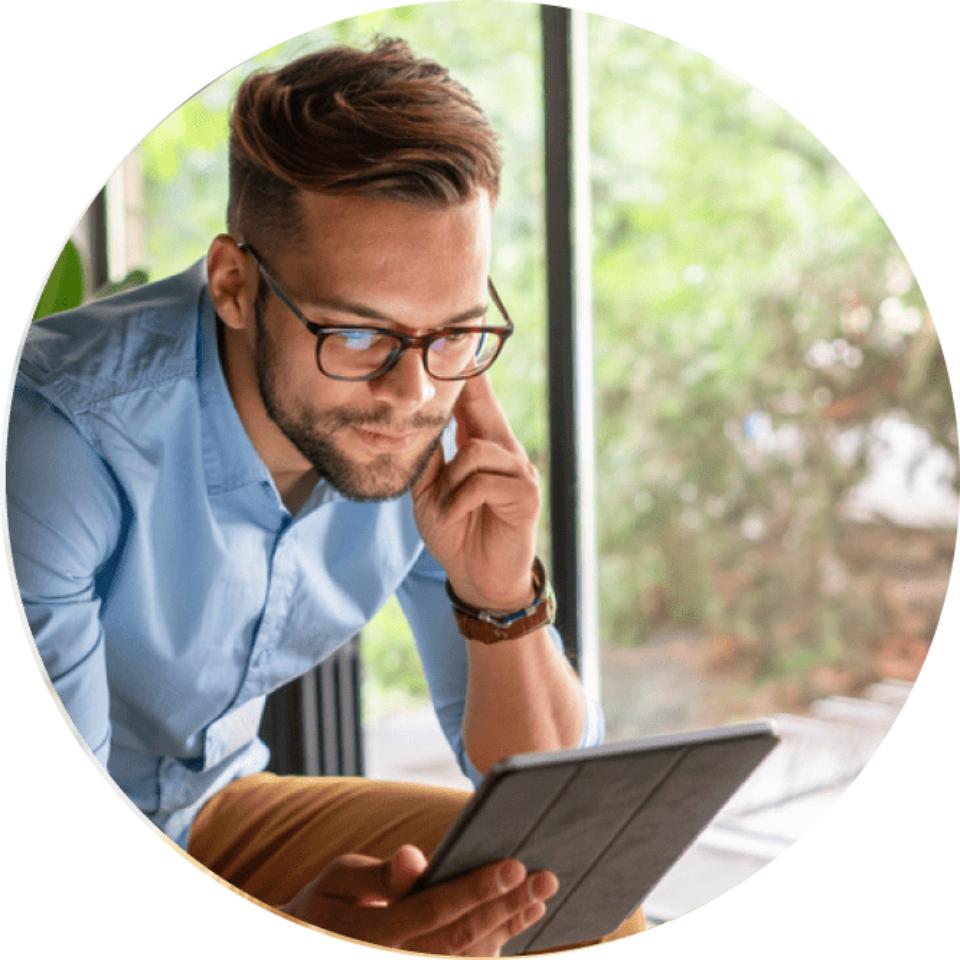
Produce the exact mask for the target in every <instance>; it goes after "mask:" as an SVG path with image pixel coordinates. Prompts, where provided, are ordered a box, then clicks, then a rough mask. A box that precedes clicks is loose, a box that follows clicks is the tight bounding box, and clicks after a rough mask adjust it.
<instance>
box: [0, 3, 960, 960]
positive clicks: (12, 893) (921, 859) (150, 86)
mask: <svg viewBox="0 0 960 960" xmlns="http://www.w3.org/2000/svg"><path fill="white" fill-rule="evenodd" d="M386 5H387V4H378V3H366V4H361V3H357V2H351V0H344V2H339V3H326V4H324V5H322V9H321V6H320V5H318V4H316V3H305V2H293V0H272V2H270V3H267V4H263V3H255V4H254V3H240V2H236V3H233V4H227V3H222V2H216V3H206V4H204V3H197V2H195V0H194V2H190V3H186V2H182V0H168V2H166V3H164V4H162V5H149V6H146V5H139V4H130V3H129V2H127V3H125V4H124V3H119V2H113V0H111V2H96V3H86V4H65V3H64V4H51V3H34V4H30V5H21V4H16V5H11V6H9V7H7V8H6V9H5V12H4V13H3V14H2V15H0V23H2V24H3V27H4V30H3V33H4V35H5V36H6V37H7V38H8V46H9V49H8V50H6V51H5V56H4V59H3V62H2V65H0V69H2V75H3V89H4V111H3V114H4V121H5V123H4V126H5V136H4V143H5V146H4V150H3V155H2V159H0V164H2V166H3V173H4V176H3V177H2V187H0V189H2V192H3V198H4V203H3V221H4V229H3V231H2V238H0V252H2V254H3V260H2V262H3V265H4V268H3V273H4V277H5V279H6V284H5V286H6V291H7V298H8V299H7V304H8V316H7V322H6V325H5V327H4V330H3V353H2V361H0V370H2V372H3V379H2V384H0V394H2V396H3V398H4V399H3V420H4V423H3V432H4V433H5V429H6V423H5V421H6V411H7V409H8V404H9V397H8V393H9V391H10V389H11V384H12V377H13V371H14V369H15V366H16V358H17V353H18V351H19V346H20V340H21V338H22V337H23V334H24V332H25V322H24V319H23V318H25V317H28V316H29V315H30V314H31V313H32V310H33V306H34V303H35V300H36V297H37V294H38V292H39V290H40V288H41V286H42V284H43V281H44V279H45V277H46V274H47V273H48V271H49V269H50V267H51V265H52V263H53V261H54V259H55V257H56V255H57V253H58V252H59V248H60V246H61V244H62V243H63V241H64V240H65V238H66V237H67V235H68V234H69V232H70V230H71V228H72V226H73V223H74V221H75V220H76V219H77V218H78V217H79V215H80V214H81V213H82V211H83V210H84V209H85V207H86V205H87V204H88V203H89V201H90V200H91V199H92V197H93V195H94V194H95V193H96V191H97V189H98V187H99V185H100V184H102V183H103V182H104V181H105V180H106V178H107V176H108V175H109V173H110V172H111V169H112V168H113V167H114V166H115V165H116V164H117V162H118V161H119V159H120V158H121V157H122V156H123V155H124V154H125V153H126V152H128V151H129V150H130V149H131V148H132V147H133V146H134V145H135V144H136V143H137V142H138V141H139V140H140V139H141V138H142V137H143V135H144V134H145V133H147V132H148V130H149V129H150V128H152V127H153V126H154V125H155V124H156V123H157V122H158V121H159V120H160V119H161V118H162V117H163V116H164V115H166V114H167V113H168V112H169V111H170V110H171V109H173V108H174V107H175V106H176V105H177V104H178V103H180V102H181V101H182V100H184V99H186V98H187V97H189V96H190V95H191V94H193V93H194V92H195V91H196V90H197V89H199V87H201V86H202V85H204V84H205V83H207V82H208V81H209V80H211V79H212V78H213V77H214V76H216V75H219V74H220V73H222V72H224V71H225V70H227V69H229V68H230V67H232V66H234V65H235V64H236V63H238V62H240V61H242V60H243V59H245V58H246V57H248V56H250V55H252V54H254V53H256V52H258V51H259V50H261V49H263V48H265V47H266V46H268V45H271V44H273V43H276V42H279V41H281V40H283V39H286V38H288V37H290V36H293V35H296V34H298V33H301V32H303V31H305V30H308V29H310V28H312V27H315V26H317V25H318V21H320V20H323V21H332V20H335V19H338V18H340V17H344V16H350V15H354V14H356V13H358V12H362V11H363V10H369V9H377V8H379V7H382V6H386ZM580 6H581V7H582V8H584V9H588V10H590V11H591V12H597V13H604V14H608V15H614V16H618V17H620V18H621V19H624V20H629V21H631V22H633V23H636V24H637V25H639V26H643V27H646V28H648V29H652V30H654V31H656V32H658V33H662V34H664V35H665V36H668V37H671V38H672V39H674V40H677V41H678V42H680V43H684V44H686V45H687V46H690V47H692V48H694V49H696V50H699V51H700V52H702V53H704V54H706V55H708V56H711V57H712V58H713V59H715V60H717V61H718V62H719V63H721V64H722V65H724V66H726V67H727V68H729V69H731V70H733V71H734V72H736V73H737V74H739V75H740V76H741V77H743V79H745V80H746V81H748V82H749V83H751V84H753V85H755V86H757V87H758V88H759V89H761V90H762V91H764V92H765V93H766V94H768V95H769V96H771V97H772V98H773V99H774V100H776V101H777V102H778V103H780V104H781V105H782V106H784V107H785V108H787V109H788V110H790V111H791V112H792V113H793V114H794V115H795V116H796V117H797V118H798V119H799V120H800V121H801V122H803V123H804V124H806V125H807V126H808V127H809V129H810V130H811V131H812V132H813V133H814V134H815V135H816V136H818V137H819V138H820V139H821V140H822V142H823V143H824V144H825V145H826V146H827V147H828V148H829V149H830V150H832V151H833V153H834V154H835V155H836V156H837V157H838V159H839V160H840V161H841V162H842V163H843V164H844V165H845V166H846V168H847V169H848V170H849V171H850V173H851V175H852V176H853V177H854V178H855V179H856V181H857V182H858V183H859V184H860V186H861V187H862V188H863V189H864V190H865V191H866V193H867V194H868V196H869V197H870V198H871V200H872V201H873V202H874V204H875V205H876V207H877V209H878V210H879V211H880V213H881V215H882V216H883V217H884V219H885V220H886V222H887V224H888V225H889V226H890V228H891V230H892V231H893V233H894V235H895V236H896V238H897V240H898V241H899V243H900V245H901V247H902V248H903V251H904V253H905V255H906V257H907V259H908V260H909V262H910V264H911V266H912V268H913V270H914V273H915V274H916V276H917V278H918V280H919V281H920V285H921V287H922V289H923V292H924V296H925V298H926V301H927V304H928V305H929V307H930V309H931V311H932V313H933V317H934V321H935V322H936V323H937V326H938V331H939V333H940V337H941V341H942V343H943V346H944V350H945V353H946V354H947V359H948V365H949V367H950V371H951V375H952V378H953V381H954V383H956V382H957V379H958V368H957V365H958V363H960V360H958V350H960V348H958V334H957V330H956V319H957V317H958V315H960V311H958V304H960V295H958V292H957V283H956V275H957V272H958V270H957V268H958V263H957V260H958V256H957V251H958V249H960V245H958V243H957V239H956V236H955V234H956V231H957V225H958V224H960V188H958V183H957V172H958V171H960V135H958V132H957V130H958V125H957V123H956V103H955V93H956V91H957V90H960V61H958V58H957V57H956V50H955V47H956V41H957V36H958V34H957V31H956V29H955V27H954V24H953V18H952V16H951V7H952V5H951V4H948V3H942V2H939V3H938V2H927V0H922V2H918V0H914V2H913V3H911V4H909V5H902V4H879V3H859V2H850V0H848V2H845V3H838V2H836V0H832V2H825V0H807V2H806V3H804V4H802V5H801V4H790V5H788V4H782V3H770V2H769V0H768V2H760V0H726V2H724V3H716V2H715V0H713V2H711V0H658V2H653V0H648V2H644V3H642V4H615V3H612V2H593V3H583V4H581V5H580ZM14 11H15V12H14ZM141 11H143V14H141ZM4 537H5V533H4ZM8 567H9V560H8ZM0 579H2V580H3V584H2V590H0V602H2V607H0V616H2V618H3V623H4V625H5V626H6V631H5V632H6V636H7V643H6V649H7V650H8V655H7V657H6V658H5V667H4V671H3V676H4V679H5V682H4V683H3V694H2V696H0V711H2V713H0V729H2V730H3V731H4V734H5V751H4V752H5V754H6V756H5V768H6V776H5V778H4V788H3V791H2V799H0V824H2V825H3V827H4V828H5V829H4V844H3V848H2V849H3V855H2V863H3V869H2V871H0V876H2V881H0V882H2V900H3V903H4V906H5V909H4V916H5V919H4V922H3V925H2V928H0V943H3V944H4V945H7V944H9V945H11V946H13V945H15V944H16V945H20V946H21V949H22V946H23V945H26V944H30V945H31V946H32V947H33V948H34V951H36V952H43V953H44V954H46V952H47V949H48V948H49V950H50V951H51V952H52V951H54V950H56V949H57V948H61V949H63V950H64V951H65V952H73V951H75V950H77V949H79V950H81V951H82V952H87V950H89V951H90V952H91V953H95V955H97V956H99V957H125V958H126V957H158V958H159V957H163V958H168V957H169V956H171V955H177V954H179V953H180V951H186V952H187V954H188V955H190V956H202V955H203V952H204V951H210V955H213V952H214V951H217V950H225V951H227V952H228V953H229V955H231V956H234V957H238V958H239V957H251V958H253V957H260V956H262V955H263V954H264V952H265V951H282V952H283V955H284V956H285V957H288V958H291V960H292V958H295V957H311V958H313V957H315V956H316V955H317V952H318V951H322V952H323V954H324V955H326V956H329V955H335V956H338V957H339V956H371V955H375V953H376V952H375V951H372V950H371V949H369V948H364V947H360V946H356V945H352V944H348V943H345V942H342V941H336V940H333V939H330V938H325V937H323V935H321V934H317V933H315V932H314V931H311V930H307V929H305V928H302V927H299V926H297V925H295V924H292V923H289V922H287V921H285V920H283V919H282V918H279V917H277V916H275V915H273V914H271V913H269V912H267V911H265V910H261V909H257V908H255V907H252V906H251V905H250V904H248V903H247V902H246V901H244V900H243V899H242V898H240V897H238V896H235V895H234V894H232V893H231V892H229V891H228V890H227V889H226V888H225V887H224V886H223V885H222V884H220V883H218V882H216V881H213V880H211V878H210V877H209V876H207V875H206V874H204V873H203V872H202V871H200V870H197V869H195V868H194V867H193V866H192V864H191V863H190V862H189V861H188V860H187V859H186V858H184V857H182V856H179V855H178V854H177V853H176V852H175V851H174V850H172V849H171V847H170V845H168V844H165V843H163V842H158V838H157V835H156V834H155V832H154V831H153V830H152V828H148V827H146V826H145V824H144V822H143V821H142V819H141V818H140V817H139V816H138V815H136V814H135V813H134V812H133V811H132V810H131V809H130V808H129V807H128V806H127V805H124V804H122V803H118V802H115V797H114V793H115V789H114V788H113V787H112V785H111V784H110V783H109V781H108V780H107V778H106V777H105V776H104V775H103V773H102V772H101V771H100V770H99V768H97V767H96V765H95V764H94V763H92V762H91V761H90V760H89V759H88V757H87V756H85V755H84V751H82V750H80V749H78V747H77V741H76V739H75V737H74V735H73V733H72V731H71V730H70V729H69V728H68V726H67V725H66V724H65V723H64V722H63V720H62V717H61V715H60V714H59V713H58V711H57V710H55V709H51V698H50V694H49V691H48V687H47V684H46V682H45V680H44V679H43V677H42V676H41V673H40V671H39V669H38V661H37V659H36V656H35V653H34V652H33V649H32V645H31V643H30V642H29V640H28V639H27V635H26V627H25V621H24V619H23V614H22V611H21V609H20V607H19V601H18V599H17V597H16V594H15V591H14V586H13V583H12V579H11V578H10V577H2V578H0ZM957 603H958V600H957V585H956V576H954V577H953V578H952V580H951V590H950V593H949V595H948V598H947V603H946V606H945V608H944V612H943V617H942V620H941V623H940V626H939V629H938V631H937V635H936V637H935V640H934V643H933V646H932V649H931V652H930V655H929V657H928V659H927V662H926V664H925V666H924V668H923V670H922V672H921V675H920V678H919V680H918V682H917V685H916V691H915V694H914V695H913V696H911V698H910V700H909V702H908V704H907V706H906V707H905V708H904V710H903V712H902V714H901V717H900V719H899V720H898V721H897V723H896V724H895V726H894V728H893V731H892V732H891V734H890V735H889V736H888V738H887V740H886V741H885V742H884V744H883V746H882V747H881V749H880V751H879V752H878V754H877V756H876V758H875V760H874V761H873V762H872V763H871V764H870V765H869V766H868V768H867V770H866V771H865V772H864V774H863V775H862V776H861V777H860V778H859V779H858V781H857V782H856V783H855V784H854V785H853V787H851V788H850V790H849V791H848V792H847V793H846V795H845V796H844V797H843V799H842V800H841V801H840V802H839V803H838V804H837V805H836V806H835V808H834V809H833V810H832V811H831V813H830V814H828V815H827V816H826V817H825V818H824V820H823V821H822V822H821V824H819V825H818V826H817V827H816V828H814V829H813V830H812V831H810V832H809V833H808V834H807V835H806V836H805V837H804V838H803V839H802V840H801V841H800V842H799V843H798V844H796V845H795V846H794V847H793V848H792V849H790V850H789V851H787V853H785V854H784V855H782V856H781V857H779V858H778V859H777V860H776V861H775V862H774V863H773V864H771V865H770V866H769V867H767V868H765V869H764V870H763V871H761V872H760V874H759V875H758V876H756V877H755V878H753V879H751V880H750V881H747V882H746V883H744V884H742V885H741V886H740V887H738V888H737V889H736V890H734V891H732V892H731V893H729V894H727V895H725V896H723V897H721V898H719V899H718V900H716V901H714V902H713V903H711V904H709V905H708V906H706V907H704V908H702V909H700V910H698V911H695V912H694V913H692V914H690V915H688V916H686V917H684V918H681V919H680V920H678V921H675V922H674V923H671V924H669V925H667V926H665V927H662V928H658V929H656V930H654V931H652V932H650V933H648V934H645V935H644V937H643V938H642V940H639V941H633V942H629V941H628V942H621V943H618V944H610V945H605V946H602V947H595V948H591V949H590V950H589V951H588V953H589V954H590V955H593V956H596V955H600V954H601V953H603V954H604V955H607V956H623V957H627V956H632V955H634V954H635V953H636V952H637V951H638V949H642V951H643V954H644V956H645V957H647V958H661V957H686V956H692V955H697V954H705V955H706V954H709V955H719V956H721V957H725V956H731V957H734V956H735V957H737V958H738V960H747V958H753V957H756V958H766V957H768V956H769V955H770V954H771V953H774V952H775V953H776V955H777V956H778V957H779V958H790V957H809V956H811V955H816V954H820V955H826V956H830V957H833V956H841V955H844V954H848V955H851V956H855V955H857V956H859V955H862V956H870V957H877V958H886V957H891V958H892V957H898V958H899V957H901V956H903V955H904V954H910V955H914V956H920V957H924V958H936V957H945V956H947V955H952V951H953V950H955V949H956V940H957V936H956V933H955V921H954V913H955V909H956V907H955V890H956V883H955V882H954V881H953V879H952V878H953V874H954V869H955V867H956V865H957V863H958V862H960V829H958V827H957V824H956V817H957V804H956V798H957V796H958V775H957V772H956V770H957V763H956V753H957V751H956V747H955V744H954V736H953V734H954V728H955V725H956V711H955V710H953V709H950V708H949V704H950V703H951V702H953V699H954V691H953V689H952V687H953V685H954V683H955V682H956V680H955V678H957V677H958V676H960V669H958V662H957V661H958V655H957V645H956V643H955V642H951V641H950V639H949V638H950V637H953V636H955V634H956V631H957V623H958V616H957ZM951 944H952V946H951ZM32 952H33V951H32Z"/></svg>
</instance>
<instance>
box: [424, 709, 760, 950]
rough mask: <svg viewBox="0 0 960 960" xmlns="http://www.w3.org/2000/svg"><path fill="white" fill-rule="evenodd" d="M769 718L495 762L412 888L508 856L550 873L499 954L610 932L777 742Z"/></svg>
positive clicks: (529, 866) (552, 946)
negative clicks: (545, 896)
mask: <svg viewBox="0 0 960 960" xmlns="http://www.w3.org/2000/svg"><path fill="white" fill-rule="evenodd" d="M776 743H777V736H776V733H775V731H774V727H773V724H772V723H771V722H770V721H760V722H757V723H750V724H740V725H732V726H727V727H715V728H712V729H709V730H702V731H696V732H693V733H687V734H676V735H669V736H659V737H649V738H646V739H644V740H636V741H631V742H628V743H617V744H611V745H609V746H602V747H592V748H588V749H585V750H565V751H559V752H555V753H536V754H525V755H523V756H520V757H514V758H512V759H510V760H507V761H504V762H503V763H501V764H497V765H496V766H495V767H494V768H493V769H491V770H490V772H489V773H488V774H487V776H486V777H485V779H484V781H483V783H481V785H480V787H479V789H478V790H477V793H476V795H475V796H474V798H473V799H472V801H471V802H470V803H469V804H468V806H467V807H466V808H465V809H464V811H463V813H462V814H461V816H460V817H459V818H458V819H457V821H456V822H455V823H454V825H453V826H452V827H451V829H450V832H449V833H448V834H447V836H446V838H445V839H444V841H443V843H442V844H441V846H440V848H439V849H438V850H437V852H436V853H435V855H434V856H433V858H432V859H431V863H430V866H429V868H428V871H427V873H426V874H425V875H424V877H423V878H422V883H421V884H418V887H421V886H429V885H432V884H433V883H437V882H440V881H443V880H448V879H452V878H453V877H456V876H458V875H459V874H461V873H464V872H466V871H467V870H470V869H472V868H474V867H477V866H480V865H481V864H484V863H488V862H490V861H492V860H498V859H501V858H503V857H516V858H517V859H519V860H521V861H522V862H523V863H524V864H526V866H527V868H528V869H529V870H530V871H531V872H532V871H535V870H538V869H550V870H552V871H553V872H554V873H555V874H556V875H557V877H558V879H559V881H560V890H559V892H558V893H557V895H556V896H555V897H554V898H553V899H552V900H549V901H547V912H546V914H545V916H544V917H543V919H542V920H541V921H540V922H539V923H537V924H535V925H534V926H533V927H531V928H529V929H528V930H525V931H523V932H522V933H521V934H519V935H518V936H516V937H514V938H513V939H512V940H511V941H510V942H509V943H507V944H506V945H505V947H504V949H503V954H504V955H514V954H519V953H526V952H530V951H540V950H549V949H552V948H555V947H559V946H566V945H569V944H574V943H582V942H583V941H585V940H595V939H598V938H600V937H602V936H605V935H606V934H608V933H610V932H611V931H613V930H615V929H616V928H617V927H618V926H619V925H620V923H622V922H623V920H625V919H626V917H627V916H628V915H629V914H630V913H632V912H633V911H634V910H635V909H636V908H637V907H638V906H639V905H640V903H641V902H642V900H643V898H644V897H645V896H646V895H647V894H648V893H649V892H650V891H651V890H652V889H653V887H654V886H655V885H656V884H657V882H658V881H659V880H660V878H661V877H662V876H663V874H664V873H666V871H667V870H668V869H669V868H670V867H671V866H672V865H673V863H674V862H675V861H676V860H677V858H678V857H679V856H680V855H681V854H682V853H683V852H684V850H686V849H687V847H688V846H689V845H690V844H691V843H692V842H693V841H694V840H695V839H696V837H697V836H698V834H699V833H700V832H701V831H702V830H703V829H704V827H706V826H707V824H708V823H709V822H710V821H711V820H712V819H713V817H714V816H715V815H716V813H717V812H718V811H719V810H720V808H721V807H722V806H723V805H724V804H725V803H726V801H727V800H728V799H729V798H730V797H731V796H732V795H733V794H734V792H735V791H736V790H737V788H738V787H739V786H740V784H741V783H743V781H744V780H745V779H746V778H747V776H748V775H749V774H750V773H751V771H752V770H753V769H754V768H755V767H756V766H757V764H758V763H760V761H761V760H762V759H763V758H764V756H766V754H767V753H768V752H769V751H770V750H771V749H772V748H773V747H774V746H775V745H776Z"/></svg>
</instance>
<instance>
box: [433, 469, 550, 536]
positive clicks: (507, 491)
mask: <svg viewBox="0 0 960 960" xmlns="http://www.w3.org/2000/svg"><path fill="white" fill-rule="evenodd" d="M483 506H488V507H492V508H493V509H494V510H496V511H497V513H498V514H499V515H500V516H501V517H502V518H503V519H504V520H505V521H507V522H515V523H518V524H519V523H521V522H523V521H525V520H527V519H529V517H530V516H531V515H535V514H536V512H537V511H538V510H539V509H540V490H539V487H537V485H536V484H535V483H534V482H532V481H531V480H529V479H528V478H522V477H503V476H500V475H498V474H490V473H474V474H472V475H471V476H469V477H468V478H467V479H466V480H464V482H463V483H461V484H460V486H459V487H458V488H457V489H456V490H454V491H453V492H452V493H451V494H450V495H449V496H448V497H447V499H446V507H445V513H444V518H445V519H446V520H447V521H448V522H449V523H458V522H459V521H461V520H462V519H463V518H464V517H466V516H467V515H468V514H471V513H473V511H474V510H478V509H479V508H480V507H483ZM511 508H513V513H515V516H511V515H510V514H511Z"/></svg>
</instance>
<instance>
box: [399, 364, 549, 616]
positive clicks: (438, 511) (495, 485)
mask: <svg viewBox="0 0 960 960" xmlns="http://www.w3.org/2000/svg"><path fill="white" fill-rule="evenodd" d="M453 415H454V416H455V417H456V420H457V448H458V449H457V454H456V456H455V457H454V458H453V459H452V460H451V461H450V462H449V463H446V464H445V463H444V462H443V454H442V451H440V450H439V449H438V450H437V452H436V453H435V454H434V457H433V459H432V460H431V461H430V464H429V465H428V467H427V469H426V470H425V471H424V473H423V476H422V477H421V478H420V480H419V481H418V482H417V483H416V485H415V486H414V488H413V502H414V512H415V516H416V519H417V526H418V528H419V530H420V534H421V536H422V537H423V540H424V542H425V543H426V545H427V547H428V548H429V550H430V552H431V553H432V554H433V555H434V556H435V557H436V558H437V560H438V561H439V562H440V564H441V565H442V566H443V568H444V569H445V570H446V571H447V577H448V579H449V580H450V584H451V586H452V587H453V590H454V592H455V593H456V594H457V596H458V597H460V599H461V600H464V601H465V602H467V603H469V604H471V605H472V606H475V607H481V608H485V609H490V610H499V611H502V612H504V613H512V612H514V611H516V610H520V609H522V608H523V607H524V606H526V605H527V604H528V603H530V602H531V601H532V600H533V596H534V591H533V587H532V582H531V570H532V568H533V557H534V553H535V550H536V535H537V517H538V515H539V512H540V485H539V482H538V479H537V471H536V468H535V467H534V466H533V464H532V463H531V462H530V460H529V459H528V458H527V455H526V453H525V452H524V450H523V447H521V446H520V443H519V442H518V441H517V439H516V437H515V436H514V435H513V431H512V430H511V429H510V425H509V423H507V418H506V417H505V416H504V413H503V410H502V409H501V408H500V404H499V403H498V402H497V398H496V397H495V396H494V393H493V388H492V387H491V386H490V383H489V381H488V380H487V378H486V376H483V375H481V376H479V377H474V378H472V379H470V380H467V381H466V382H465V385H464V388H463V392H462V393H461V394H460V397H459V399H458V400H457V403H456V405H455V406H454V408H453Z"/></svg>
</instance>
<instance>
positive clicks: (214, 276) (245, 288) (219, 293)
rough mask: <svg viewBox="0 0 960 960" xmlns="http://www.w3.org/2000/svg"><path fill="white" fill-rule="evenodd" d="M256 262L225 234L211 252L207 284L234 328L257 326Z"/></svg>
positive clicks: (219, 311) (220, 312)
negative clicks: (255, 308)
mask: <svg viewBox="0 0 960 960" xmlns="http://www.w3.org/2000/svg"><path fill="white" fill-rule="evenodd" d="M257 281H258V272H257V267H256V264H255V263H254V262H253V260H252V259H251V258H250V257H249V256H247V254H245V253H244V252H243V251H242V250H241V249H240V247H238V246H237V242H236V241H235V240H234V239H233V238H232V237H229V236H227V234H225V233H221V234H218V235H217V236H216V237H214V238H213V242H212V243H211V244H210V249H209V250H208V251H207V286H208V287H209V289H210V298H211V299H212V300H213V305H214V308H215V309H216V311H217V316H218V317H219V318H220V319H221V320H222V321H223V322H224V324H226V326H228V327H230V328H231V329H233V330H246V329H253V326H254V321H255V313H254V303H255V301H256V296H257Z"/></svg>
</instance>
